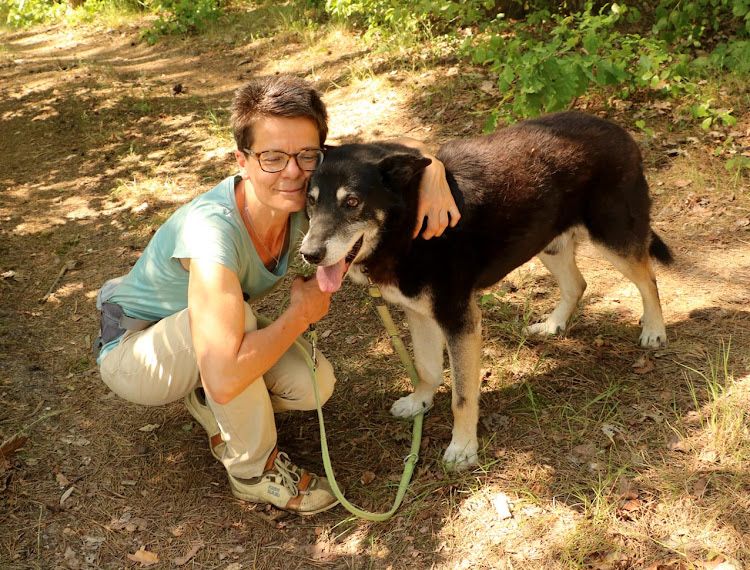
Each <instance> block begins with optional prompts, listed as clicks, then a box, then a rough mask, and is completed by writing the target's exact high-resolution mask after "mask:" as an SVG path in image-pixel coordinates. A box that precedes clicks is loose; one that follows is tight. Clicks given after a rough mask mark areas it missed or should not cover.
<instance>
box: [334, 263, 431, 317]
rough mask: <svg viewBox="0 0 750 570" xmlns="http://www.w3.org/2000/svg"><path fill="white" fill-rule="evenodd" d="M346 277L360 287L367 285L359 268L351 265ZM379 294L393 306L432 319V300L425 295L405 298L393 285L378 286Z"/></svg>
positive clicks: (365, 277)
mask: <svg viewBox="0 0 750 570" xmlns="http://www.w3.org/2000/svg"><path fill="white" fill-rule="evenodd" d="M347 275H348V276H349V277H350V278H351V279H352V281H354V282H355V283H359V284H360V285H369V281H368V279H367V276H366V275H365V274H364V273H362V271H361V270H360V268H359V266H357V265H352V266H351V267H350V268H349V272H348V273H347ZM378 288H379V289H380V293H381V294H382V295H383V299H385V300H386V301H388V302H389V303H393V304H394V305H399V306H401V307H406V308H407V309H411V310H412V311H414V312H415V313H419V314H420V315H424V316H425V317H432V316H433V315H432V299H431V298H430V295H428V294H427V293H421V294H420V295H417V296H416V297H407V296H406V295H404V294H403V293H402V292H401V289H399V288H398V287H395V286H393V285H379V286H378Z"/></svg>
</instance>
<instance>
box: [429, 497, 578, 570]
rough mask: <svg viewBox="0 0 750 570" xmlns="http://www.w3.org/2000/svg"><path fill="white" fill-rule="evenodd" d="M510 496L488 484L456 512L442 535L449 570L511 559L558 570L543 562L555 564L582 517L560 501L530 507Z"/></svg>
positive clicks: (529, 504)
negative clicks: (559, 546) (557, 553)
mask: <svg viewBox="0 0 750 570" xmlns="http://www.w3.org/2000/svg"><path fill="white" fill-rule="evenodd" d="M506 492H507V491H506V490H504V489H503V487H502V486H498V485H494V484H490V485H486V486H483V487H481V488H480V489H478V490H476V491H474V492H473V493H472V494H471V495H470V496H469V497H468V498H466V499H465V500H464V501H463V502H462V503H461V504H460V505H459V506H458V507H457V508H456V510H455V514H454V515H453V516H452V517H451V519H450V520H449V521H447V522H446V524H445V525H444V526H443V528H442V529H441V530H440V531H439V533H438V538H439V540H440V541H441V546H439V547H438V548H439V549H440V550H439V551H440V553H441V554H442V555H443V557H444V558H445V559H446V563H445V567H449V568H461V569H466V570H468V569H471V568H487V567H491V568H499V567H502V566H500V564H501V561H502V560H505V559H507V558H508V557H510V558H512V559H513V561H514V563H518V564H521V565H522V567H528V568H533V567H544V568H552V567H554V566H547V565H544V564H543V561H547V562H550V561H552V560H554V558H553V557H552V556H551V554H553V552H554V551H555V549H556V547H557V544H560V543H564V542H565V541H566V540H567V539H568V537H569V536H570V535H571V534H573V533H574V532H575V531H576V528H577V525H578V524H579V523H580V521H581V520H582V518H583V517H582V516H581V515H580V514H579V513H577V512H575V510H574V509H573V508H571V507H568V506H566V505H564V504H561V503H557V504H547V505H544V504H537V503H531V502H529V501H526V500H524V499H521V498H509V497H508V496H507V495H506ZM505 505H508V506H509V507H510V513H508V512H506V511H505V508H504V507H505ZM509 514H510V516H509ZM523 565H525V566H523ZM561 567H562V565H561Z"/></svg>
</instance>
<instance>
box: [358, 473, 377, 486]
mask: <svg viewBox="0 0 750 570" xmlns="http://www.w3.org/2000/svg"><path fill="white" fill-rule="evenodd" d="M374 480H375V473H373V472H372V471H365V472H364V473H362V477H360V479H359V481H360V483H362V484H363V485H369V484H370V483H372V482H373V481H374Z"/></svg>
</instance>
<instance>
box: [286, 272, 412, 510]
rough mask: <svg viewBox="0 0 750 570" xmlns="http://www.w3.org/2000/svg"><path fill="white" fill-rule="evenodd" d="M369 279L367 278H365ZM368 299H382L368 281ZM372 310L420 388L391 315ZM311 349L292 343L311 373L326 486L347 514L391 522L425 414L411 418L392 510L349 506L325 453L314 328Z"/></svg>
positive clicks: (378, 305)
mask: <svg viewBox="0 0 750 570" xmlns="http://www.w3.org/2000/svg"><path fill="white" fill-rule="evenodd" d="M368 279H369V278H368ZM369 290H370V295H371V296H372V297H373V298H374V299H382V297H383V295H382V294H381V292H380V289H379V288H378V286H377V285H375V284H374V283H373V282H372V281H370V288H369ZM375 308H376V309H377V311H378V315H380V319H381V321H383V326H384V327H385V329H386V332H387V333H388V336H389V337H390V339H391V344H392V345H393V349H394V350H395V351H396V353H397V354H398V356H399V358H400V359H401V363H402V364H403V365H404V368H406V371H407V373H408V374H409V377H410V378H411V382H412V384H413V386H414V387H416V386H417V384H419V375H418V374H417V370H416V368H415V367H414V364H413V363H412V361H411V358H410V357H409V353H408V352H407V350H406V347H405V346H404V343H403V341H402V340H401V336H400V335H399V334H398V329H396V325H395V324H394V323H393V319H392V318H391V315H390V312H389V311H388V307H387V306H386V305H385V303H376V305H375ZM309 336H310V345H311V348H312V350H311V353H309V352H308V351H307V350H305V348H304V346H303V345H302V344H301V343H300V341H299V340H296V341H295V346H297V348H298V349H299V350H301V351H302V354H303V355H304V357H305V359H306V360H307V364H308V366H309V367H310V370H311V371H312V383H313V393H314V394H315V405H316V407H317V412H318V424H319V426H320V451H321V454H322V455H323V468H324V469H325V473H326V477H327V478H328V483H329V484H330V486H331V490H332V491H333V495H334V496H335V497H336V498H337V499H338V500H339V502H340V503H341V505H342V506H343V507H344V508H345V509H346V510H347V511H349V512H350V513H352V514H353V515H355V516H357V517H359V518H362V519H365V520H369V521H374V522H383V521H387V520H388V519H390V518H391V517H392V516H393V515H394V514H395V513H396V511H397V510H398V508H399V507H400V506H401V502H402V501H403V500H404V496H405V495H406V490H407V489H408V487H409V482H410V481H411V477H412V475H413V473H414V466H415V465H416V463H417V461H419V448H420V445H421V444H422V423H423V421H424V413H425V411H426V410H422V411H421V412H419V413H418V414H417V415H415V416H414V425H413V426H412V438H411V448H410V450H409V454H408V455H407V456H406V457H404V472H403V474H402V475H401V481H400V482H399V485H398V490H397V491H396V498H395V499H394V501H393V506H391V508H390V509H389V510H388V511H387V512H384V513H372V512H369V511H365V510H363V509H360V508H359V507H357V506H356V505H354V504H352V503H351V502H349V501H348V500H347V499H346V497H344V494H343V492H342V491H341V489H340V488H339V485H338V482H337V481H336V477H335V474H334V472H333V466H332V465H331V457H330V455H329V453H328V439H327V438H326V426H325V421H324V419H323V410H322V408H321V405H320V393H319V391H318V373H317V370H318V349H317V343H318V332H317V330H316V328H315V325H314V324H313V325H311V327H310V335H309Z"/></svg>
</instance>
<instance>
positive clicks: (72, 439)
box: [62, 435, 91, 447]
mask: <svg viewBox="0 0 750 570" xmlns="http://www.w3.org/2000/svg"><path fill="white" fill-rule="evenodd" d="M62 442H63V443H67V444H69V445H77V446H79V447H83V446H86V445H89V444H90V443H91V442H90V441H89V440H88V439H86V438H85V437H76V436H74V435H66V436H63V437H62Z"/></svg>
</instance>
